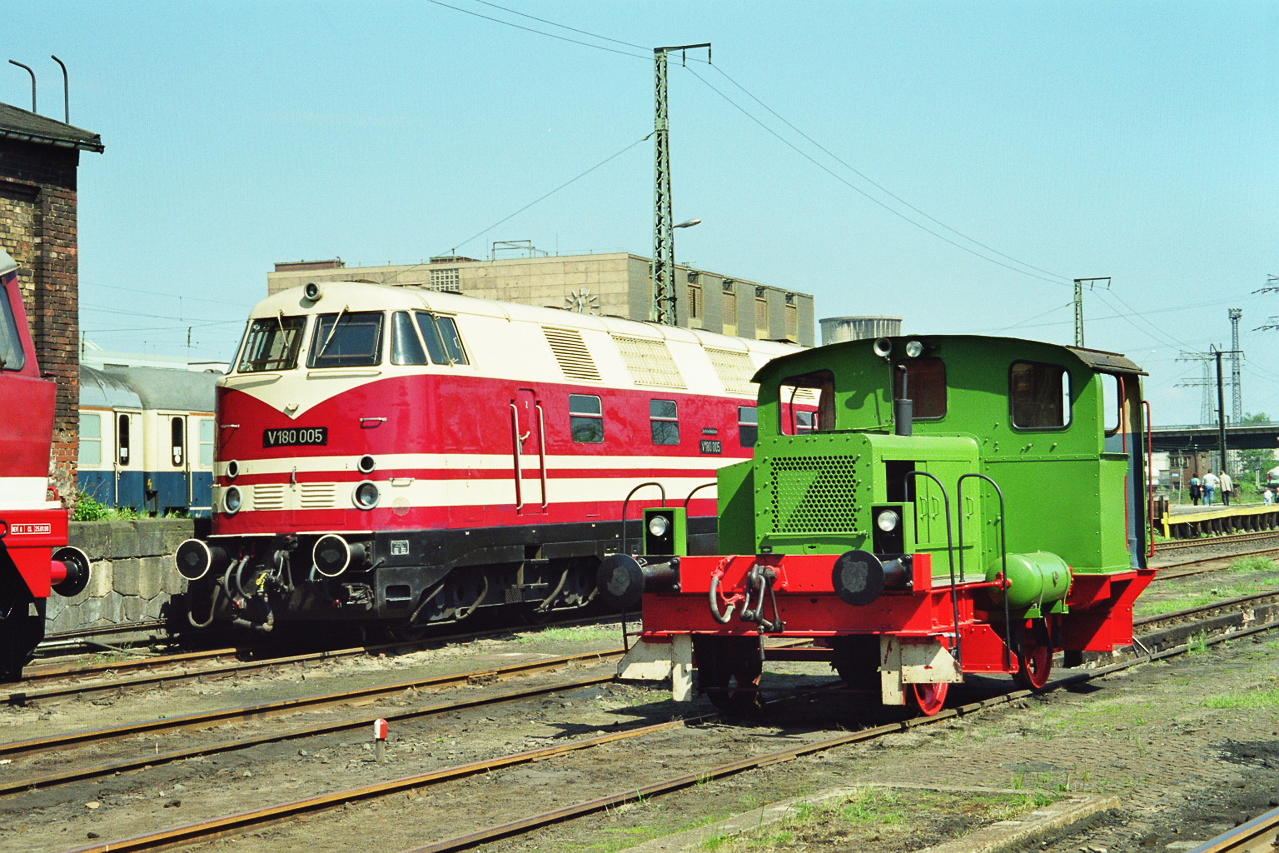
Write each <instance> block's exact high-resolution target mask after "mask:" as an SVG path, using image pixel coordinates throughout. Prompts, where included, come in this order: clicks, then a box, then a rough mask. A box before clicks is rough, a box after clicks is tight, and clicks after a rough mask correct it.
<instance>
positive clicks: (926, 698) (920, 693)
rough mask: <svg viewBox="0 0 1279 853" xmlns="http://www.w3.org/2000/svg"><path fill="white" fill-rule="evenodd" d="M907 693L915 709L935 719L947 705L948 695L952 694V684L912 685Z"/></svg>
mask: <svg viewBox="0 0 1279 853" xmlns="http://www.w3.org/2000/svg"><path fill="white" fill-rule="evenodd" d="M910 688H911V689H910V690H908V691H907V696H908V698H910V699H912V700H914V703H915V707H916V708H918V709H919V712H920V713H921V714H923V715H924V716H925V717H935V716H936V715H937V713H938V712H939V711H941V709H942V707H944V706H945V704H946V694H948V693H950V684H949V683H948V682H945V681H943V682H941V683H939V684H912V685H911V686H910Z"/></svg>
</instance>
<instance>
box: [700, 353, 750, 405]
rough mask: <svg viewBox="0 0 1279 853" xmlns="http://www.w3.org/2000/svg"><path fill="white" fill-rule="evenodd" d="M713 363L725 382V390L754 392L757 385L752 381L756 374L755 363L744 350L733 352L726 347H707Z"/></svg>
mask: <svg viewBox="0 0 1279 853" xmlns="http://www.w3.org/2000/svg"><path fill="white" fill-rule="evenodd" d="M706 354H707V355H708V356H710V359H711V364H712V365H713V366H714V367H715V372H716V373H717V374H719V379H720V381H721V382H723V383H724V390H725V391H727V392H728V393H730V394H754V393H755V390H756V386H755V383H754V382H751V377H752V376H754V375H755V365H753V364H751V357H750V356H749V355H747V354H746V353H744V352H733V351H732V350H726V349H711V348H710V347H707V348H706Z"/></svg>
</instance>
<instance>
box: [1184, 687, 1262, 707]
mask: <svg viewBox="0 0 1279 853" xmlns="http://www.w3.org/2000/svg"><path fill="white" fill-rule="evenodd" d="M1203 705H1204V707H1205V708H1216V709H1218V710H1226V711H1264V710H1266V709H1268V708H1279V687H1269V688H1267V687H1256V688H1253V689H1251V690H1248V691H1246V692H1244V693H1232V694H1228V695H1225V696H1209V697H1208V698H1207V699H1205V700H1204V701H1203Z"/></svg>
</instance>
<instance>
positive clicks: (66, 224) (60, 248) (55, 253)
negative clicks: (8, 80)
mask: <svg viewBox="0 0 1279 853" xmlns="http://www.w3.org/2000/svg"><path fill="white" fill-rule="evenodd" d="M102 150H103V147H102V139H101V137H99V136H98V135H97V134H96V133H90V132H89V131H87V130H82V129H80V128H78V127H73V126H71V125H69V124H65V123H63V122H60V121H55V120H53V119H51V118H46V117H45V116H42V115H38V114H37V113H32V112H27V111H26V110H23V109H19V108H18V107H14V106H10V105H9V104H0V246H3V247H4V249H5V251H7V252H8V253H9V254H10V255H12V256H13V259H14V260H15V261H17V262H18V278H19V280H20V281H21V282H22V288H23V293H22V296H23V302H24V304H25V308H26V310H27V316H28V318H30V321H31V326H32V329H31V331H32V337H33V338H34V339H35V348H36V358H37V359H39V361H40V369H41V370H42V371H43V372H44V373H45V374H46V375H51V376H52V377H53V378H54V379H55V380H56V381H57V383H58V394H57V410H56V413H55V415H54V422H53V451H52V454H51V456H52V458H51V459H50V477H51V479H52V482H53V486H54V488H56V489H57V490H58V493H59V494H60V495H61V496H62V498H63V500H64V501H69V500H70V498H71V496H72V495H73V494H74V486H75V468H76V457H77V455H78V453H79V443H80V442H79V414H78V399H79V394H80V360H79V346H78V342H79V337H80V319H79V306H80V297H79V287H80V283H79V248H78V242H77V236H76V172H77V169H78V168H79V163H80V152H81V151H93V152H101V151H102Z"/></svg>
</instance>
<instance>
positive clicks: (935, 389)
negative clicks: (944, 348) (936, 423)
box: [893, 358, 946, 421]
mask: <svg viewBox="0 0 1279 853" xmlns="http://www.w3.org/2000/svg"><path fill="white" fill-rule="evenodd" d="M903 380H905V382H906V388H905V394H903V393H902V381H903ZM904 396H905V397H910V399H911V400H913V401H914V405H913V406H912V407H911V409H912V413H911V418H912V419H913V420H917V421H926V420H937V419H939V418H944V417H946V362H944V361H942V360H941V359H940V358H916V359H911V360H910V361H899V362H898V363H897V364H895V365H894V366H893V399H894V400H900V399H902V398H903V397H904Z"/></svg>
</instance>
